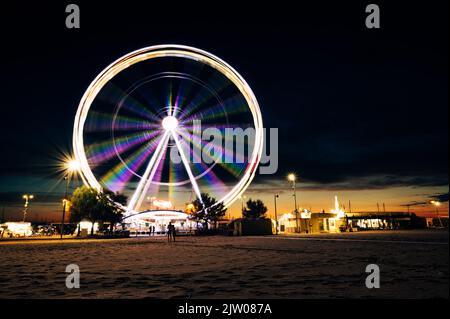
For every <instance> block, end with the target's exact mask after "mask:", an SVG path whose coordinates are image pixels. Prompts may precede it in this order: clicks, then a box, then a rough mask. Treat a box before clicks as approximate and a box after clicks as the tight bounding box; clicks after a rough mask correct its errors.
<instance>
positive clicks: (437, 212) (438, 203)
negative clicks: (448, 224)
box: [431, 200, 442, 227]
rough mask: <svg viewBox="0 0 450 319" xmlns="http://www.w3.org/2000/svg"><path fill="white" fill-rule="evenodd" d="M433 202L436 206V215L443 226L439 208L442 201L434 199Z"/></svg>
mask: <svg viewBox="0 0 450 319" xmlns="http://www.w3.org/2000/svg"><path fill="white" fill-rule="evenodd" d="M431 204H433V205H434V207H435V208H436V216H437V218H438V220H439V225H441V227H442V220H441V217H440V216H439V209H438V207H439V206H441V203H440V202H438V201H435V200H432V201H431Z"/></svg>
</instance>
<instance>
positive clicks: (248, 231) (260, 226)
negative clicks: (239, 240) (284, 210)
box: [228, 218, 274, 236]
mask: <svg viewBox="0 0 450 319" xmlns="http://www.w3.org/2000/svg"><path fill="white" fill-rule="evenodd" d="M228 229H229V234H230V235H233V236H260V235H272V234H273V233H274V230H273V222H272V220H271V219H268V218H238V219H235V220H233V221H232V222H231V223H230V224H229V225H228Z"/></svg>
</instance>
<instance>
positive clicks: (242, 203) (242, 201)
mask: <svg viewBox="0 0 450 319" xmlns="http://www.w3.org/2000/svg"><path fill="white" fill-rule="evenodd" d="M239 198H240V199H241V212H242V217H244V199H246V198H247V196H245V195H242V196H240V197H239Z"/></svg>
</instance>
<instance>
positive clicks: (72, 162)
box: [61, 160, 80, 239]
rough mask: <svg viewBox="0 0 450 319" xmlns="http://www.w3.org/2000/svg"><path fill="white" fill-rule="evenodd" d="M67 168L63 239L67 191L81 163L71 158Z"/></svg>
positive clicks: (66, 165) (64, 210) (62, 223)
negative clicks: (72, 176)
mask: <svg viewBox="0 0 450 319" xmlns="http://www.w3.org/2000/svg"><path fill="white" fill-rule="evenodd" d="M65 168H66V175H65V176H64V179H65V181H66V190H65V192H64V198H63V210H62V218H61V239H62V238H63V234H64V219H65V217H66V207H67V193H68V192H69V183H70V177H71V175H72V174H73V173H76V172H77V171H78V170H79V169H80V164H79V163H78V162H77V161H76V160H69V161H67V162H66V164H65Z"/></svg>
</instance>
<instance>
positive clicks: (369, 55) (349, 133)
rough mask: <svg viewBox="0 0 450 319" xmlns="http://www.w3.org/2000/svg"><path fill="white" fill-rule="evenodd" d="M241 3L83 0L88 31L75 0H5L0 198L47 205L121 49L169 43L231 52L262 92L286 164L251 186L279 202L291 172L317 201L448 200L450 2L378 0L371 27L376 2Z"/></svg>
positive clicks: (422, 207)
mask: <svg viewBox="0 0 450 319" xmlns="http://www.w3.org/2000/svg"><path fill="white" fill-rule="evenodd" d="M96 2H97V1H96ZM242 2H243V1H240V2H235V3H233V2H231V1H227V2H226V4H225V3H224V4H219V3H216V2H205V3H201V2H192V1H189V2H186V1H185V2H184V4H183V5H182V4H178V3H176V2H167V5H165V6H161V5H158V6H155V5H154V4H153V3H152V2H151V1H146V2H143V3H142V4H139V3H134V2H132V1H125V2H123V4H122V5H118V4H111V3H110V2H104V4H103V5H101V4H100V3H99V4H97V5H95V6H94V5H92V4H91V3H89V2H85V1H75V2H74V3H77V4H79V5H80V9H81V29H79V30H75V29H66V27H65V23H64V22H65V18H66V13H65V12H64V10H65V6H66V5H67V4H68V3H70V2H67V3H66V2H64V1H63V2H61V3H56V2H55V3H54V4H51V3H50V2H49V3H47V4H42V2H33V4H23V3H21V4H19V5H14V6H13V7H10V5H6V4H2V8H1V20H0V30H1V31H0V32H1V39H2V45H1V46H2V50H1V52H2V53H1V54H2V59H1V62H0V63H1V80H0V81H1V83H0V88H1V97H2V99H1V102H0V103H1V107H0V145H2V147H1V150H2V152H1V156H0V164H1V165H0V209H1V208H2V207H5V209H6V212H7V214H10V216H13V215H14V213H15V212H17V211H20V209H19V208H18V207H19V206H20V204H21V194H22V193H24V192H34V193H38V194H40V200H39V201H37V202H36V207H40V208H39V209H40V210H39V213H43V212H47V211H49V212H51V211H53V210H56V208H55V207H56V206H57V205H58V204H59V201H60V198H61V194H62V191H63V186H62V185H61V183H59V184H58V183H57V181H58V178H60V176H59V175H58V174H55V165H57V158H58V156H59V155H60V154H61V152H69V151H70V149H71V135H72V125H73V118H74V116H75V112H76V108H77V106H78V103H79V100H80V98H81V96H82V95H83V93H84V91H85V89H86V88H87V86H88V85H89V84H90V82H91V81H92V80H93V79H94V78H95V76H96V75H97V74H98V73H99V72H100V71H101V70H102V69H103V68H104V67H105V66H107V65H108V64H109V63H111V62H112V61H114V60H115V59H117V58H118V57H120V56H122V55H124V54H126V53H128V52H130V51H132V50H135V49H138V48H141V47H145V46H150V45H155V44H163V43H176V44H185V45H191V46H195V47H198V48H201V49H204V50H207V51H209V52H212V53H214V54H215V55H217V56H219V57H221V58H223V59H224V60H225V61H227V62H228V63H230V64H231V65H232V66H233V67H234V68H235V69H237V70H238V71H239V73H240V74H241V75H243V77H244V78H245V79H246V80H247V82H248V83H249V84H250V86H251V87H252V89H253V91H254V92H255V95H256V97H257V98H258V101H259V104H260V107H261V111H262V115H263V121H264V126H265V127H268V128H270V127H277V128H278V129H279V150H280V152H279V169H278V173H277V174H276V175H275V176H273V175H271V176H264V175H263V176H257V177H256V179H255V180H254V182H253V184H252V186H251V188H250V189H249V191H248V196H249V197H255V198H256V197H260V198H263V199H264V200H266V202H268V205H269V209H270V208H271V206H270V205H271V204H272V202H271V200H272V198H273V194H274V193H275V192H277V193H280V194H281V195H283V194H284V197H283V196H282V198H280V201H281V203H280V205H281V207H282V209H285V210H288V209H289V208H288V207H289V205H291V198H290V195H289V185H288V184H287V182H286V180H285V176H286V175H287V173H289V172H290V171H295V172H296V173H297V174H298V175H299V177H300V180H301V183H299V191H300V198H301V200H302V201H303V203H304V205H305V206H307V207H312V208H313V210H316V211H317V210H319V209H322V208H325V209H328V208H329V206H332V204H333V196H334V195H335V194H337V195H339V196H340V197H341V198H342V199H343V200H344V201H347V200H349V199H351V200H352V202H355V204H354V205H355V206H356V207H358V208H359V209H361V210H375V209H376V206H375V205H376V202H377V201H379V202H380V203H381V202H386V204H387V205H391V206H390V208H391V209H392V210H402V209H403V210H405V209H406V208H405V206H404V205H407V204H411V205H412V206H411V207H415V209H416V211H417V212H425V213H427V212H430V211H433V208H432V207H430V205H428V201H429V200H431V199H438V200H440V201H443V202H448V54H449V52H448V21H449V19H448V3H447V2H446V1H431V2H422V3H421V4H420V5H419V4H416V5H414V4H413V3H411V2H410V1H395V4H393V3H392V2H394V1H388V2H379V1H378V2H375V3H377V4H378V5H379V6H380V9H381V29H370V30H369V29H367V28H366V27H365V18H366V15H367V14H366V13H365V6H366V5H367V4H369V3H371V2H364V1H361V2H347V1H345V4H344V3H343V2H339V4H327V3H325V2H321V3H319V4H317V5H316V6H313V5H311V4H300V5H296V6H295V7H294V6H289V5H287V4H283V3H282V2H277V3H278V6H277V7H273V6H272V5H270V6H269V5H267V6H265V5H263V4H258V5H255V6H254V7H252V8H250V7H243V6H242ZM311 2H312V1H311ZM144 3H145V4H144ZM236 205H237V206H236ZM236 205H235V206H236V207H239V205H240V203H238V204H236ZM283 205H284V206H283ZM236 207H235V208H234V209H236ZM447 207H448V206H447V204H444V205H443V207H442V210H443V212H447V211H448V208H447ZM14 216H15V215H14Z"/></svg>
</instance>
